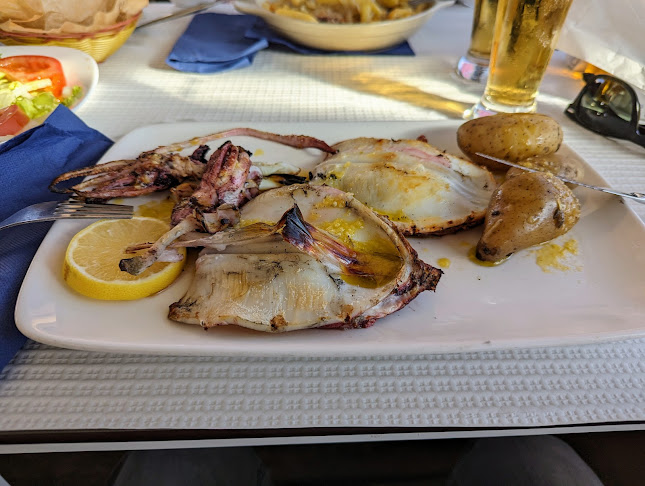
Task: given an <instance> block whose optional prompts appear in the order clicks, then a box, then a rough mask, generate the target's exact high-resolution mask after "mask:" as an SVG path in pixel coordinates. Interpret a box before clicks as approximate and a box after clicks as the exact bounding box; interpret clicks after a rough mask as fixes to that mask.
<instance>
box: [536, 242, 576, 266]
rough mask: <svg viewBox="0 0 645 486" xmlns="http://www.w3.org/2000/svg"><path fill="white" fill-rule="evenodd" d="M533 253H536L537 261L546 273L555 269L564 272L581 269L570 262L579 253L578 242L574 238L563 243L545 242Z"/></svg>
mask: <svg viewBox="0 0 645 486" xmlns="http://www.w3.org/2000/svg"><path fill="white" fill-rule="evenodd" d="M531 253H533V254H534V255H535V263H537V265H538V266H539V267H540V268H541V269H542V271H543V272H545V273H552V271H554V270H559V271H562V272H566V271H569V270H574V271H580V270H581V268H580V267H579V266H576V265H572V264H571V263H569V260H570V259H571V257H572V256H576V255H578V242H577V241H576V240H574V239H571V240H568V241H566V242H565V243H564V244H562V245H558V244H557V243H545V244H544V245H542V246H541V247H540V248H538V249H537V250H532V251H531Z"/></svg>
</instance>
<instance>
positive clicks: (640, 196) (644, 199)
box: [475, 152, 645, 204]
mask: <svg viewBox="0 0 645 486" xmlns="http://www.w3.org/2000/svg"><path fill="white" fill-rule="evenodd" d="M475 155H479V156H480V157H484V158H485V159H489V160H493V161H495V162H499V163H500V164H504V165H508V166H509V167H515V168H517V169H522V170H525V171H527V172H542V171H541V170H537V169H531V168H529V167H524V166H523V165H519V164H514V163H513V162H509V161H508V160H504V159H499V158H497V157H493V156H492V155H487V154H483V153H481V152H475ZM553 176H554V177H557V178H558V179H560V180H561V181H563V182H567V183H569V184H575V185H576V186H581V187H586V188H587V189H593V190H594V191H600V192H604V193H607V194H613V195H615V196H620V197H626V198H628V199H632V200H634V201H637V202H639V203H641V204H645V193H642V192H621V191H615V190H614V189H610V188H609V187H600V186H593V185H591V184H585V183H584V182H578V181H574V180H573V179H567V178H566V177H560V176H557V175H555V174H553Z"/></svg>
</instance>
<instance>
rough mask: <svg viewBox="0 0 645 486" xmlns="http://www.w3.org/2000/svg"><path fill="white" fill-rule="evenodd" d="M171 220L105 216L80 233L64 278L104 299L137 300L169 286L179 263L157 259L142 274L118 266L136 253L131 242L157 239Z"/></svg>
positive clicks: (69, 249)
mask: <svg viewBox="0 0 645 486" xmlns="http://www.w3.org/2000/svg"><path fill="white" fill-rule="evenodd" d="M168 229H169V226H168V223H165V222H163V221H160V220H158V219H155V218H141V217H135V218H132V219H106V220H102V221H97V222H96V223H93V224H91V225H89V226H88V227H87V228H85V229H83V230H81V231H80V232H78V233H77V234H76V235H74V237H73V238H72V241H70V243H69V246H68V247H67V252H66V253H65V263H64V265H63V279H64V280H65V282H67V284H68V285H69V286H70V287H71V288H73V289H74V290H76V291H77V292H79V293H81V294H83V295H86V296H87V297H92V298H94V299H101V300H135V299H140V298H142V297H147V296H149V295H152V294H155V293H157V292H159V291H160V290H162V289H164V288H166V287H167V286H168V285H170V284H171V283H172V282H173V281H174V280H175V279H176V278H177V277H178V276H179V274H180V273H181V271H182V269H183V268H184V262H185V261H186V251H185V249H184V248H181V249H180V251H181V252H182V253H183V256H184V258H183V260H182V261H180V262H172V263H161V262H157V263H155V264H154V265H152V266H151V267H150V268H148V269H147V270H146V271H145V272H143V273H142V274H141V275H130V274H129V273H127V272H123V271H121V270H120V269H119V261H120V260H121V259H123V258H131V257H133V256H134V254H131V253H125V251H124V250H125V248H127V247H128V246H130V245H134V244H138V243H145V242H154V241H155V240H157V239H158V238H159V237H160V236H161V235H162V234H164V233H165V232H166V231H168Z"/></svg>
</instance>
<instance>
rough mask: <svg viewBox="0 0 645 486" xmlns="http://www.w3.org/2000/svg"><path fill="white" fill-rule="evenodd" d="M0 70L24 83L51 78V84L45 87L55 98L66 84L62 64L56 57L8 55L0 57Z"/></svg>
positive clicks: (10, 77) (59, 95)
mask: <svg viewBox="0 0 645 486" xmlns="http://www.w3.org/2000/svg"><path fill="white" fill-rule="evenodd" d="M0 71H1V72H3V73H5V74H6V75H7V77H9V79H11V80H12V81H20V82H21V83H26V82H28V81H35V80H36V79H47V78H49V79H51V80H52V85H51V86H50V87H49V88H45V89H46V90H47V91H51V92H52V93H53V95H54V96H56V98H60V97H61V95H62V94H63V88H64V87H65V86H66V85H67V82H66V80H65V74H64V72H63V66H61V64H60V61H59V60H58V59H54V58H53V57H48V56H10V57H3V58H0Z"/></svg>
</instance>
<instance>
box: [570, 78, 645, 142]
mask: <svg viewBox="0 0 645 486" xmlns="http://www.w3.org/2000/svg"><path fill="white" fill-rule="evenodd" d="M583 78H584V80H585V83H586V84H585V86H584V87H583V88H582V90H581V91H580V94H578V96H577V98H576V99H575V100H574V101H573V103H571V104H570V105H569V107H568V108H567V109H566V110H565V111H564V112H565V113H566V115H567V116H568V117H569V118H571V119H572V120H573V121H575V122H577V123H578V124H580V125H582V126H583V127H585V128H588V129H589V130H592V131H594V132H596V133H600V134H601V135H606V136H608V137H614V138H622V139H624V140H630V141H632V142H634V143H637V144H638V145H640V146H642V147H645V125H639V124H638V122H639V120H640V110H641V106H640V103H639V102H638V95H637V94H636V92H635V91H634V89H633V88H632V87H631V86H629V85H628V84H627V83H625V82H624V81H622V80H621V79H618V78H615V77H613V76H609V75H606V74H591V73H584V74H583Z"/></svg>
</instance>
